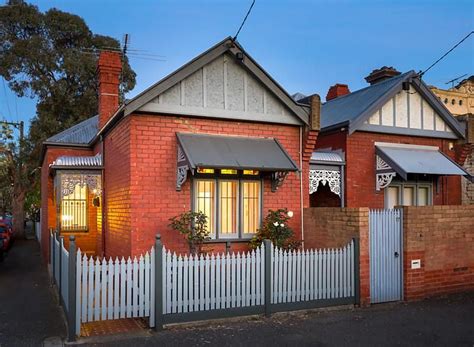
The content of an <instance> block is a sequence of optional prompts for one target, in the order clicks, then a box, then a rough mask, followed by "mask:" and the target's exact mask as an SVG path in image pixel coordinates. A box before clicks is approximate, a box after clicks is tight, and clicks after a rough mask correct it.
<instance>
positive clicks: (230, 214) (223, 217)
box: [219, 181, 239, 237]
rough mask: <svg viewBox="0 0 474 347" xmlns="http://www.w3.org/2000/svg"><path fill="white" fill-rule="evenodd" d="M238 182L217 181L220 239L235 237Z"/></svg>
mask: <svg viewBox="0 0 474 347" xmlns="http://www.w3.org/2000/svg"><path fill="white" fill-rule="evenodd" d="M238 183H239V182H238V181H219V232H220V236H221V237H227V236H234V237H235V236H237V216H238V215H237V203H238V200H237V199H238V194H237V186H238Z"/></svg>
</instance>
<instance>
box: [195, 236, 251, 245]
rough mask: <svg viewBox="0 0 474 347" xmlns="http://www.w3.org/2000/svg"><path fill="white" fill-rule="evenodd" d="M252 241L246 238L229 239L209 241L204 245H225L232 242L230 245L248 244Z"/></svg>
mask: <svg viewBox="0 0 474 347" xmlns="http://www.w3.org/2000/svg"><path fill="white" fill-rule="evenodd" d="M251 240H252V237H246V238H233V239H231V238H229V239H210V240H206V241H204V244H207V243H227V242H232V243H237V242H242V243H243V242H250V241H251Z"/></svg>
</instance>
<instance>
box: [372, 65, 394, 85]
mask: <svg viewBox="0 0 474 347" xmlns="http://www.w3.org/2000/svg"><path fill="white" fill-rule="evenodd" d="M400 73H401V72H400V71H398V70H397V69H395V68H394V67H393V66H382V67H381V68H380V69H375V70H372V72H371V73H370V74H369V75H368V76H367V77H365V80H366V81H367V83H369V84H370V85H374V84H376V83H379V82H382V81H385V80H387V79H389V78H392V77H394V76H398V75H400Z"/></svg>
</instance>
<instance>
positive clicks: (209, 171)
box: [197, 168, 214, 174]
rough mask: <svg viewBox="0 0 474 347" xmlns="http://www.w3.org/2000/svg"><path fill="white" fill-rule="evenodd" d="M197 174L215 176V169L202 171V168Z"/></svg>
mask: <svg viewBox="0 0 474 347" xmlns="http://www.w3.org/2000/svg"><path fill="white" fill-rule="evenodd" d="M197 172H198V173H201V174H213V173H214V169H202V168H198V169H197Z"/></svg>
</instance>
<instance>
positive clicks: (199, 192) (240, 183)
mask: <svg viewBox="0 0 474 347" xmlns="http://www.w3.org/2000/svg"><path fill="white" fill-rule="evenodd" d="M197 172H198V175H197V177H196V178H195V179H194V185H193V188H194V192H193V193H194V201H193V210H194V211H195V212H202V213H204V214H206V216H207V218H208V230H209V232H210V235H211V237H212V238H213V239H237V238H250V237H252V235H253V234H255V233H256V232H257V229H258V228H260V223H261V201H262V200H261V199H262V198H261V195H262V187H261V180H260V177H259V172H258V171H254V170H245V171H238V170H234V169H221V170H212V171H211V169H200V170H198V171H197Z"/></svg>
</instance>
